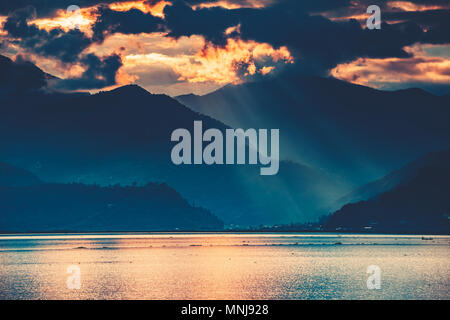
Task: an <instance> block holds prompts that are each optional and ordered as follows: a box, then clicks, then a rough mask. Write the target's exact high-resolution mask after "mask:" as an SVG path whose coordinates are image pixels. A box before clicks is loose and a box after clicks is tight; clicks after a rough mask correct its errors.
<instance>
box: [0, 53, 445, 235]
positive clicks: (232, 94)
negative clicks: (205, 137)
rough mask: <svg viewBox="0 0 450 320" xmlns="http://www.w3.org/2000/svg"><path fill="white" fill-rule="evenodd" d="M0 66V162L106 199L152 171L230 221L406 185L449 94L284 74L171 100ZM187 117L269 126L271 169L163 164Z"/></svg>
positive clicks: (265, 220) (288, 217)
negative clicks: (78, 86)
mask: <svg viewBox="0 0 450 320" xmlns="http://www.w3.org/2000/svg"><path fill="white" fill-rule="evenodd" d="M0 70H6V71H7V72H8V73H7V74H9V75H10V76H11V77H12V78H11V79H19V80H14V81H12V80H11V81H10V80H9V79H10V78H8V77H7V76H6V77H5V76H4V77H0V150H1V154H0V159H1V160H2V161H4V162H6V163H10V164H12V165H14V166H16V167H20V168H24V169H25V170H27V171H28V172H29V173H30V174H31V172H32V174H31V175H35V176H38V177H39V178H36V179H42V180H43V181H46V182H47V183H46V184H45V185H47V189H46V190H50V189H52V187H51V186H53V188H54V189H57V188H59V187H61V189H65V188H69V187H68V186H70V185H72V186H78V190H81V189H83V188H84V189H83V190H91V191H93V192H95V193H97V194H102V192H104V194H105V196H104V197H106V198H108V203H110V202H111V203H112V201H111V199H112V198H113V195H114V194H115V193H114V192H113V191H112V190H111V187H110V186H111V185H116V184H120V185H122V186H123V187H121V188H124V189H123V190H121V192H122V191H123V192H124V193H127V192H130V193H131V194H133V193H134V192H136V193H138V194H140V192H141V191H140V190H141V189H139V188H144V189H145V188H149V187H148V183H149V181H153V182H155V181H157V182H158V183H156V184H155V183H153V184H150V186H153V185H161V183H163V184H162V185H166V184H167V185H170V186H171V187H172V188H173V189H174V192H177V193H179V194H180V195H181V196H182V197H183V198H184V199H186V201H187V203H191V204H192V205H191V207H192V208H194V209H195V208H198V207H203V208H207V209H208V210H211V212H213V213H214V214H215V215H216V216H217V217H218V219H220V220H221V221H223V222H224V223H225V225H227V226H232V227H245V226H252V225H253V226H254V225H260V224H264V225H273V224H286V223H291V222H308V221H314V220H317V219H318V218H319V217H321V216H322V215H326V214H330V213H332V212H334V211H336V210H339V209H340V208H341V207H342V206H344V205H346V204H348V203H355V202H358V201H361V200H367V201H371V199H372V198H374V197H377V196H379V195H380V194H384V193H386V192H390V191H392V190H394V189H395V188H397V187H401V186H403V185H405V184H408V183H411V181H412V180H413V179H416V178H417V172H419V171H420V170H421V169H420V168H422V167H423V166H422V165H419V163H421V161H424V160H417V164H414V163H413V164H410V165H408V166H407V167H405V168H403V166H405V165H407V164H408V163H410V162H411V161H412V160H414V159H417V158H419V157H420V156H422V155H423V154H426V153H429V152H434V151H440V150H444V149H447V148H448V147H450V109H449V108H448V106H449V105H450V98H449V97H448V96H442V97H438V96H434V95H431V94H429V93H427V92H425V91H422V90H419V89H409V90H401V91H394V92H385V91H379V90H375V89H371V88H367V87H362V86H357V85H353V84H349V83H346V82H343V81H339V80H336V79H331V78H317V77H308V78H306V77H297V78H292V77H290V78H279V79H274V78H272V79H270V80H265V81H259V82H253V83H245V84H241V85H228V86H226V87H224V88H222V89H219V90H218V91H216V92H213V93H211V94H208V95H205V96H194V95H188V96H181V97H176V99H173V98H171V97H168V96H166V95H155V94H151V93H149V92H147V91H146V90H144V89H142V88H140V87H139V86H136V85H129V86H124V87H120V88H117V89H115V90H111V91H105V92H99V93H97V94H89V93H79V92H77V93H64V92H58V91H55V90H53V89H52V85H51V84H52V82H55V81H58V79H57V78H56V77H53V76H51V75H48V74H46V73H45V72H43V71H42V70H40V69H39V68H37V67H35V66H33V65H32V64H30V63H28V62H22V61H20V62H17V61H16V62H13V61H11V60H10V59H8V58H6V57H1V58H0ZM2 74H4V73H2ZM20 79H23V80H20ZM25 79H26V80H25ZM27 81H28V84H26V85H25V82H27ZM22 83H23V85H21V84H22ZM197 120H199V121H202V123H203V127H204V130H206V129H208V128H217V129H219V130H225V129H226V128H229V127H234V128H244V129H246V128H267V129H271V128H278V129H280V139H281V140H280V151H281V154H280V157H281V160H282V161H281V162H280V170H279V173H278V175H276V176H260V175H259V167H256V166H214V165H213V166H206V165H203V166H183V165H182V166H176V165H174V164H173V163H172V162H171V159H170V152H171V148H172V147H173V145H174V143H172V142H171V141H170V135H171V133H172V131H173V130H175V129H177V128H187V129H188V130H192V127H193V123H194V121H197ZM425 162H426V161H425ZM399 168H403V169H399ZM408 168H416V170H413V169H411V170H408ZM0 170H1V167H0ZM0 172H1V171H0ZM420 172H422V171H420ZM22 173H23V172H22ZM25 176H26V174H25ZM383 177H384V178H383ZM4 179H5V181H6V180H7V178H4ZM30 179H31V178H30ZM31 180H32V179H31ZM0 181H2V180H0ZM439 181H440V180H439ZM440 182H442V181H440ZM36 184H38V183H30V184H29V185H28V186H19V188H24V187H26V188H31V187H35V185H36ZM38 185H39V184H38ZM361 186H362V187H361ZM5 187H8V188H11V187H17V186H15V185H13V184H12V183H11V182H10V183H9V184H5ZM96 188H97V189H96ZM108 188H110V189H108ZM127 188H128V189H127ZM133 188H134V189H133ZM8 190H9V189H8ZM27 190H29V189H27ZM142 190H143V189H142ZM175 190H176V191H175ZM19 191H20V192H22V191H23V190H19ZM19 191H17V192H19ZM8 192H12V191H8ZM20 192H19V193H20ZM36 192H37V191H36ZM82 192H84V191H82ZM44 194H45V192H44ZM8 195H9V196H10V197H12V198H14V197H15V196H14V194H12V193H10V194H8ZM102 197H103V196H102ZM16 198H17V197H16ZM43 198H44V199H50V198H51V197H50V196H48V195H45V196H43ZM78 201H79V199H78ZM101 203H102V206H103V204H104V202H101ZM125 204H126V205H129V206H132V204H131V202H124V205H123V206H122V207H121V208H125V206H126V205H125ZM55 205H56V204H55ZM45 206H47V208H48V207H49V206H51V202H50V201H49V202H48V203H47V204H46V205H43V207H45ZM119 207H120V206H119ZM158 208H163V206H162V205H161V206H160V207H158ZM186 208H187V207H186ZM344 208H345V207H344ZM189 210H190V209H189ZM42 214H44V212H42ZM117 215H120V214H119V213H117ZM117 219H118V220H119V218H117ZM333 219H334V218H333ZM331 221H332V220H331ZM136 225H142V224H138V221H136ZM336 225H337V224H334V225H333V224H330V225H329V226H328V227H330V228H332V226H336ZM84 226H85V228H87V229H89V227H88V225H87V224H85V225H84ZM54 227H57V226H54ZM99 227H100V226H98V225H97V228H99ZM110 227H111V226H109V228H110ZM129 228H130V229H133V226H132V225H130V226H129ZM0 229H1V228H0ZM133 230H134V229H133Z"/></svg>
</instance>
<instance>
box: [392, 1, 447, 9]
mask: <svg viewBox="0 0 450 320" xmlns="http://www.w3.org/2000/svg"><path fill="white" fill-rule="evenodd" d="M387 7H388V8H391V9H400V10H402V11H427V10H439V9H445V8H448V7H450V6H449V5H431V4H430V5H427V4H416V3H412V2H409V1H392V2H388V3H387Z"/></svg>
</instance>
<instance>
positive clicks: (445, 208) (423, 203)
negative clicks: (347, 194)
mask: <svg viewBox="0 0 450 320" xmlns="http://www.w3.org/2000/svg"><path fill="white" fill-rule="evenodd" d="M360 191H363V192H360V193H359V194H362V195H364V196H368V195H369V194H375V195H373V196H371V197H370V198H368V199H367V200H363V201H358V202H356V203H350V204H347V205H345V206H343V207H342V208H341V209H340V210H338V211H337V212H335V213H334V214H333V215H331V216H330V218H329V219H328V220H327V223H326V229H328V230H336V229H337V230H347V231H363V230H370V231H373V232H388V233H389V232H408V233H438V234H449V233H450V197H449V195H450V149H449V150H445V151H442V152H437V153H432V154H428V155H426V156H424V157H421V158H420V159H418V160H417V161H414V162H412V163H410V164H408V165H407V166H405V167H404V168H402V169H401V170H398V171H396V172H394V173H392V174H390V175H388V176H386V177H384V178H383V179H380V180H378V181H376V182H374V183H372V184H370V185H368V186H366V187H364V188H362V189H360ZM356 194H358V193H356Z"/></svg>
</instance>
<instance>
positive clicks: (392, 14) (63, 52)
mask: <svg viewBox="0 0 450 320" xmlns="http://www.w3.org/2000/svg"><path fill="white" fill-rule="evenodd" d="M110 2H117V1H107V0H80V1H77V2H76V4H77V5H78V6H80V7H85V6H92V5H98V4H101V3H103V4H105V3H110ZM147 2H148V3H151V4H154V3H156V2H158V1H157V0H151V1H150V0H149V1H147ZM172 2H173V3H172V5H168V6H166V7H165V9H164V15H165V18H164V19H162V18H159V17H155V16H153V15H151V14H149V13H144V12H142V11H140V10H137V9H131V10H129V11H125V12H118V11H113V10H111V9H109V8H108V7H107V6H99V7H98V8H97V13H98V18H97V20H96V22H95V23H94V24H93V26H92V30H93V36H92V38H90V37H89V36H87V35H86V34H84V33H83V32H81V31H79V30H70V31H68V32H65V31H63V30H61V29H58V28H56V29H53V30H51V31H45V30H40V29H38V28H37V27H36V26H34V25H32V24H29V23H28V20H29V19H30V18H32V17H35V16H36V14H37V13H36V10H35V9H34V8H33V6H34V7H36V8H39V12H38V14H40V15H45V14H51V13H52V12H54V10H56V9H64V8H66V7H67V6H69V5H71V4H73V1H65V0H58V1H56V0H54V1H53V0H47V1H37V0H28V1H22V0H20V1H2V3H1V4H0V13H2V12H3V13H4V12H8V13H9V16H8V19H7V21H6V23H5V24H4V30H5V31H6V32H8V35H9V37H11V38H12V39H11V41H16V43H17V44H18V45H20V46H22V47H23V48H25V49H27V50H29V51H32V52H34V53H37V54H40V55H45V56H49V57H55V58H57V59H59V60H60V61H62V62H65V63H76V62H78V63H81V64H83V65H85V66H86V67H87V70H86V77H85V76H83V77H81V78H80V79H75V81H74V82H71V84H72V86H73V87H77V86H79V85H80V84H81V83H86V84H87V85H89V86H91V87H92V86H93V85H95V86H97V85H98V81H99V79H103V81H105V83H107V85H110V84H111V82H112V79H113V77H112V76H111V74H109V73H108V74H107V75H106V76H99V74H100V73H101V72H110V71H114V70H115V72H117V70H118V68H117V66H118V65H119V63H118V60H117V59H114V58H111V59H101V58H98V57H96V58H97V60H95V59H94V58H93V57H91V56H90V57H89V58H88V57H87V56H85V55H83V54H82V52H83V51H84V50H85V49H86V48H88V47H89V46H90V45H91V44H93V43H101V42H102V41H103V40H104V39H105V38H106V37H108V36H109V35H112V34H115V33H123V34H139V33H152V32H156V31H167V32H168V36H169V37H173V38H179V37H181V36H191V35H201V36H203V37H204V38H205V39H206V40H207V41H208V42H210V43H213V44H215V45H219V46H223V45H225V44H226V41H227V39H228V38H230V37H235V38H237V37H238V38H241V39H243V40H254V41H257V42H264V43H269V44H271V45H272V46H274V47H276V48H278V47H281V46H286V47H287V48H288V49H289V50H290V52H291V53H292V55H293V56H294V59H295V64H294V65H293V66H292V68H291V69H292V71H293V72H296V73H299V72H301V73H308V74H310V73H312V74H325V73H327V72H328V70H330V69H331V68H333V67H335V66H336V65H337V64H339V63H343V62H348V61H352V60H354V59H356V58H359V57H370V58H386V57H408V53H407V52H405V51H404V50H403V48H404V47H405V46H408V45H412V44H414V43H417V42H422V43H433V44H445V43H450V33H449V32H448V30H450V21H449V20H450V19H448V17H449V13H450V11H449V10H446V9H440V10H428V11H409V12H406V11H399V10H396V9H392V8H390V7H389V6H387V2H388V1H376V0H361V1H350V0H303V1H300V0H277V1H274V2H273V4H270V5H268V6H266V7H264V8H240V9H232V10H229V9H226V8H223V7H212V8H203V9H197V10H193V9H192V7H191V6H192V5H197V4H200V3H214V2H217V1H214V0H186V1H184V0H173V1H172ZM227 2H228V3H236V4H240V5H243V4H244V3H245V2H246V1H243V0H227ZM409 2H412V3H415V4H420V5H439V6H443V7H444V6H446V5H449V4H450V0H410V1H409ZM371 4H377V5H379V6H380V7H381V8H382V19H383V21H384V22H388V23H383V24H382V28H381V30H367V29H364V28H363V27H362V26H361V23H360V22H358V21H356V20H343V21H331V20H329V19H327V18H325V17H324V16H322V15H319V14H317V13H320V12H330V11H339V12H341V11H342V12H347V13H354V14H358V15H361V14H364V13H365V12H366V9H367V6H368V5H371ZM30 5H31V6H30ZM24 7H25V8H24ZM17 8H19V9H18V10H15V11H12V10H14V9H17ZM237 25H240V28H239V32H234V33H233V34H228V35H226V34H225V30H226V29H227V28H229V27H234V26H237ZM88 60H89V61H88ZM119 60H120V57H119ZM108 63H110V64H111V68H108V67H106V64H108ZM120 65H121V63H120ZM119 68H120V66H119ZM241 69H242V70H243V71H244V70H246V66H245V65H243V66H242V68H241ZM93 74H95V75H96V78H95V81H94V82H95V83H87V81H86V80H88V79H87V76H88V75H93ZM105 79H106V80H105Z"/></svg>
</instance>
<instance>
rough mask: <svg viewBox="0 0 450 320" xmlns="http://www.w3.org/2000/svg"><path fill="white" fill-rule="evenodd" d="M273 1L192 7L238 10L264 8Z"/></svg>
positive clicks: (243, 0)
mask: <svg viewBox="0 0 450 320" xmlns="http://www.w3.org/2000/svg"><path fill="white" fill-rule="evenodd" d="M273 2H274V0H241V1H240V2H233V1H227V0H219V1H216V2H207V3H201V4H198V5H194V6H192V7H193V8H194V9H198V8H214V7H222V8H225V9H239V8H264V7H266V6H267V5H269V4H271V3H273Z"/></svg>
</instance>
